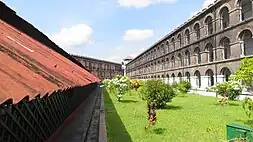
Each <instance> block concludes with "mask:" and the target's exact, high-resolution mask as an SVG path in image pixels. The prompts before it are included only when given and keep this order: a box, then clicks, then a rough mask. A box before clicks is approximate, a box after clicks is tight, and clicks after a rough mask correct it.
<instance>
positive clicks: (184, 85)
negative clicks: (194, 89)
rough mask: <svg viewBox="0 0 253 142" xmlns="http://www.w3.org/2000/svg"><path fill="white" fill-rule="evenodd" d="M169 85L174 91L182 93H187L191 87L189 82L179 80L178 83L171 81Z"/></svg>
mask: <svg viewBox="0 0 253 142" xmlns="http://www.w3.org/2000/svg"><path fill="white" fill-rule="evenodd" d="M171 87H172V88H173V89H174V90H175V91H176V92H178V91H179V92H182V93H187V92H188V91H189V90H190V89H191V83H190V82H188V81H180V82H179V83H176V82H174V83H172V84H171Z"/></svg>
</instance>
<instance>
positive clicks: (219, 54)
mask: <svg viewBox="0 0 253 142" xmlns="http://www.w3.org/2000/svg"><path fill="white" fill-rule="evenodd" d="M215 50H217V51H216V52H217V61H220V60H223V59H224V48H223V47H221V46H219V47H217V48H216V49H214V51H215ZM214 57H215V54H214Z"/></svg>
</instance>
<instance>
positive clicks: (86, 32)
mask: <svg viewBox="0 0 253 142" xmlns="http://www.w3.org/2000/svg"><path fill="white" fill-rule="evenodd" d="M92 33H93V30H92V28H91V27H90V26H88V25H86V24H78V25H74V26H72V27H70V28H62V29H61V31H60V32H59V33H54V34H52V35H49V38H50V39H52V40H53V41H54V42H55V43H56V44H58V45H59V46H60V47H62V48H64V49H69V48H71V47H75V46H80V45H84V44H91V43H93V41H92V40H91V38H90V36H91V34H92Z"/></svg>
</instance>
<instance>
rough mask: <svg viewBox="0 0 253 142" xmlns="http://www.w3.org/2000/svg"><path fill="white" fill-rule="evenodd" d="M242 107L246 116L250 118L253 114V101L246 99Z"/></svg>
mask: <svg viewBox="0 0 253 142" xmlns="http://www.w3.org/2000/svg"><path fill="white" fill-rule="evenodd" d="M242 107H243V109H244V111H245V113H246V115H247V116H248V117H249V118H250V117H251V115H252V113H253V101H252V99H250V98H249V97H246V98H245V99H244V101H243V104H242Z"/></svg>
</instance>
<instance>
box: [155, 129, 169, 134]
mask: <svg viewBox="0 0 253 142" xmlns="http://www.w3.org/2000/svg"><path fill="white" fill-rule="evenodd" d="M165 131H166V129H165V128H156V129H153V132H154V133H155V134H157V135H161V134H163V133H164V132H165Z"/></svg>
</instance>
